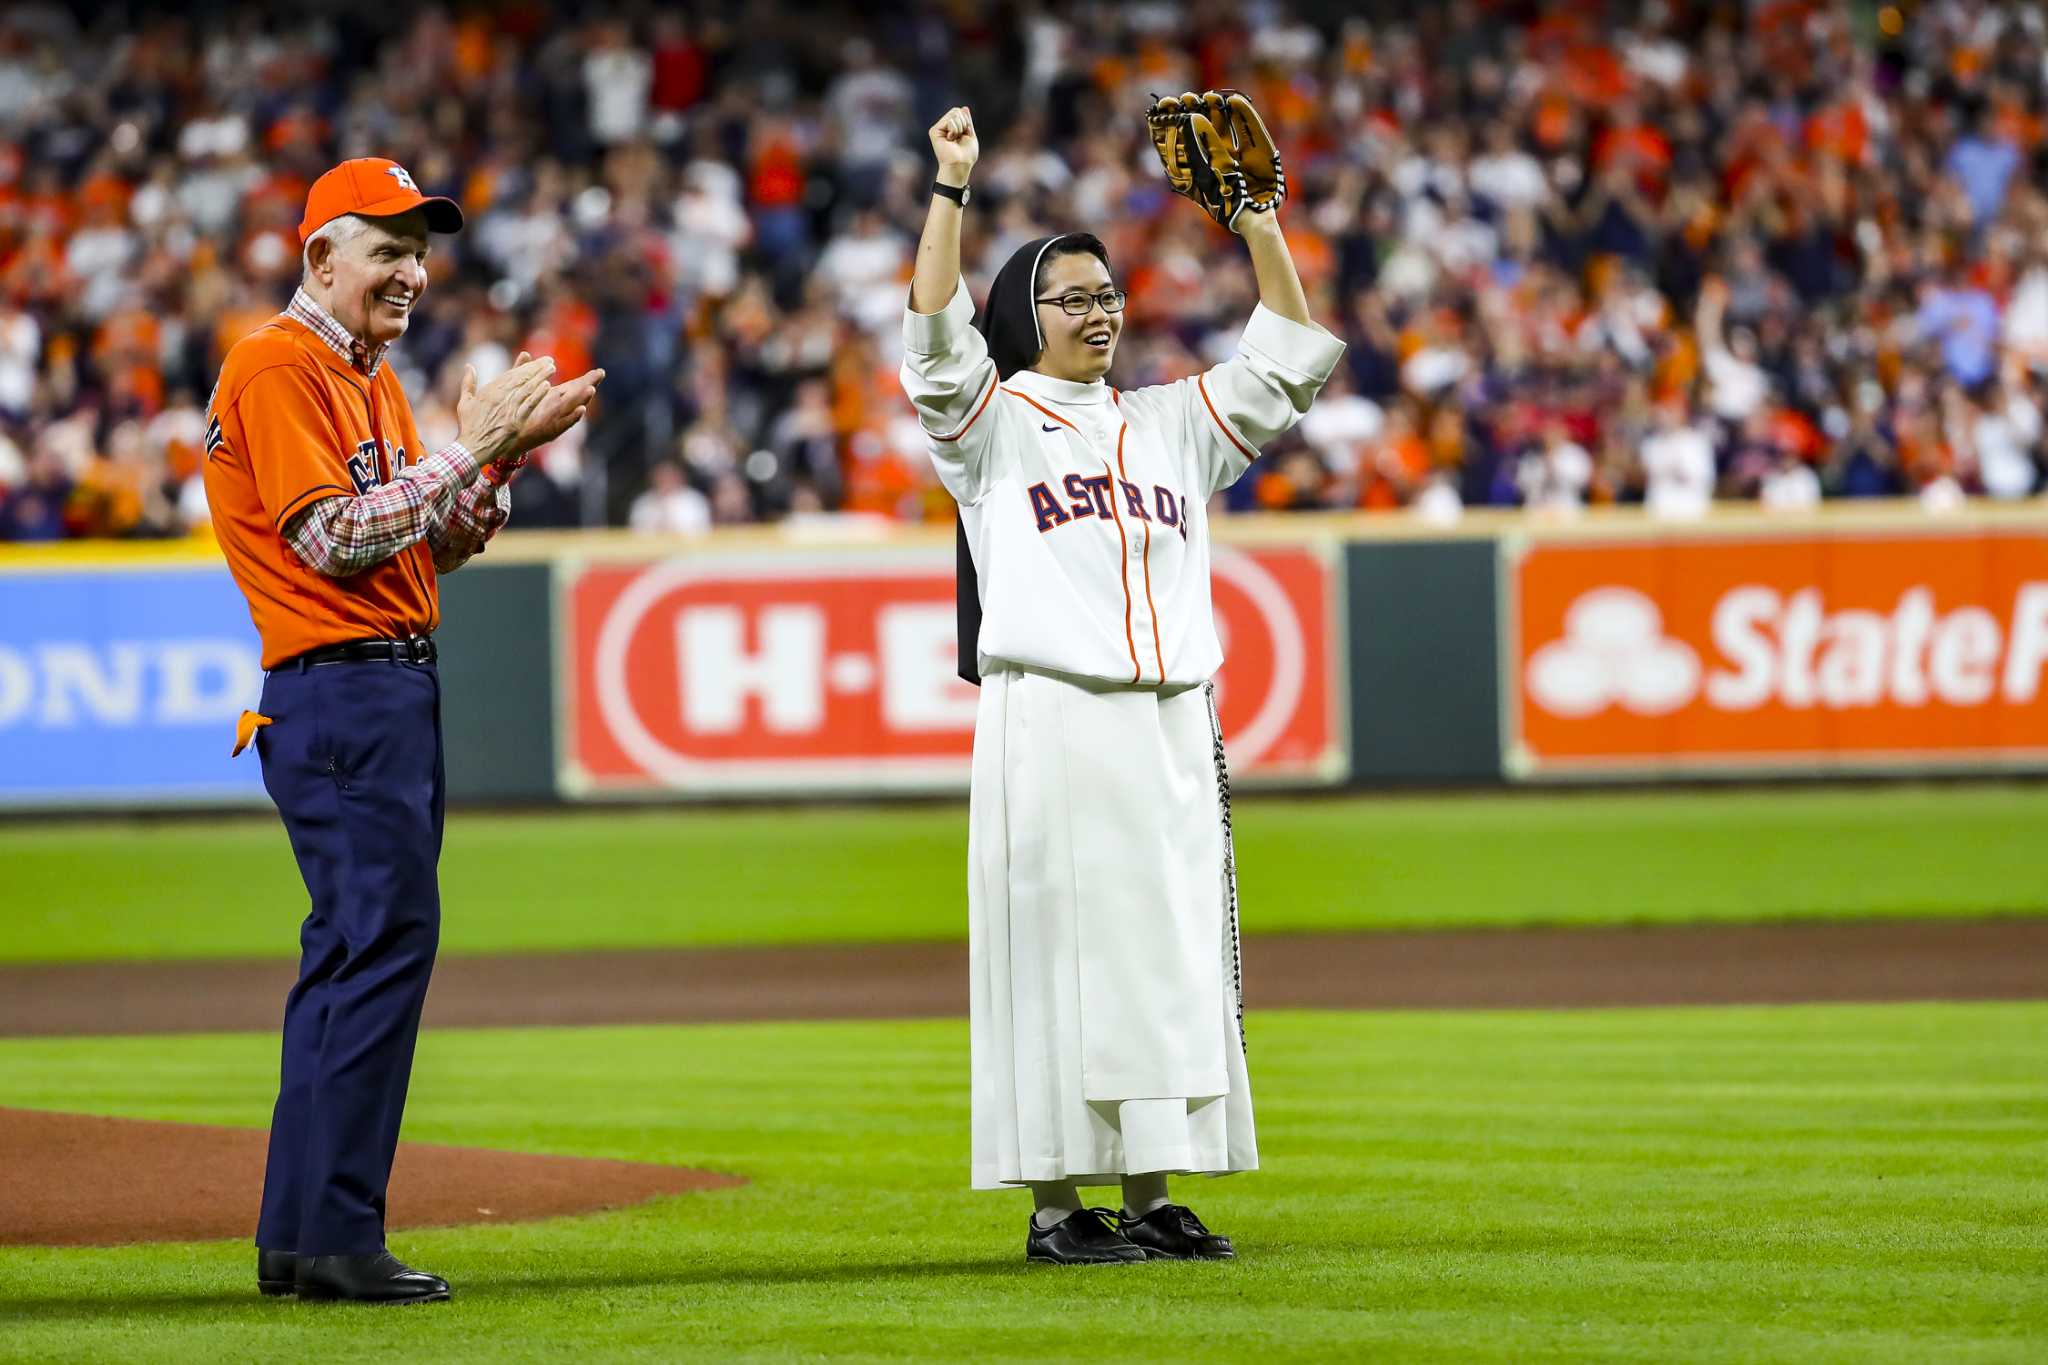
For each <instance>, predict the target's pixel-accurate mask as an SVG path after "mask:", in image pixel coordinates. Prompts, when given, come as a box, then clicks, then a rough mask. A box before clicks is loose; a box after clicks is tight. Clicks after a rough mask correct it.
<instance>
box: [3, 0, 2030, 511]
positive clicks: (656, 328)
mask: <svg viewBox="0 0 2048 1365" xmlns="http://www.w3.org/2000/svg"><path fill="white" fill-rule="evenodd" d="M175 11H176V7H170V8H167V9H165V10H162V11H159V10H156V9H152V8H148V7H130V6H124V5H112V6H108V7H104V8H99V9H91V8H88V9H86V10H83V11H79V10H74V9H72V8H68V7H60V6H44V5H39V4H34V3H24V4H15V5H10V6H8V7H7V8H6V10H5V12H4V14H0V539H51V538H59V537H67V536H99V535H104V536H144V535H175V534H182V533H184V532H186V531H187V530H188V529H191V528H194V527H202V526H203V525H204V523H205V520H206V516H205V499H204V490H203V487H202V485H201V481H200V480H199V478H198V477H197V470H198V467H199V462H200V461H201V459H202V458H203V444H204V442H203V435H204V425H205V423H204V420H203V416H202V413H203V410H204V405H205V403H206V401H207V396H208V393H209V391H210V388H211V385H212V382H213V378H214V375H215V373H216V372H217V370H218V368H219V365H220V360H221V356H222V354H223V353H224V351H225V349H226V348H227V347H228V346H229V345H231V344H232V343H233V342H234V340H235V339H236V338H237V337H239V336H241V335H243V334H245V333H246V332H248V331H249V330H250V329H251V328H253V327H254V326H257V325H259V324H260V323H261V322H262V321H263V320H265V319H266V318H268V317H269V316H271V315H272V314H274V313H275V312H276V311H277V310H278V309H279V308H280V307H281V306H282V305H283V304H284V302H285V301H286V300H287V299H288V298H289V296H290V294H291V291H292V288H293V287H294V285H295V283H296V281H297V279H298V275H299V271H300V255H299V243H298V239H297V234H296V226H297V222H298V219H299V215H300V212H301V209H302V207H303V204H304V201H305V194H306V189H307V186H308V185H309V183H310V182H311V180H312V179H313V177H314V176H316V175H318V174H319V173H320V172H321V171H322V170H324V169H326V168H327V167H328V166H329V165H331V164H333V163H334V162H335V161H336V160H338V159H340V158H342V157H348V156H358V155H372V154H374V155H383V156H390V157H392V158H395V159H396V160H398V161H400V162H401V163H403V164H404V165H406V166H407V167H408V168H410V170H411V172H412V174H413V176H414V177H415V179H416V180H417V181H418V183H419V184H420V186H421V187H422V189H424V190H425V191H427V192H428V193H445V194H449V195H452V196H454V197H455V198H456V199H458V200H459V201H460V202H461V203H462V204H463V206H464V208H465V209H466V211H467V213H468V217H469V226H468V230H467V231H466V232H465V233H464V234H462V235H461V236H459V237H455V238H448V239H441V240H439V241H437V243H436V250H435V252H434V255H433V257H432V261H431V274H432V281H433V283H432V287H431V288H430V289H429V290H428V292H427V294H426V296H425V298H424V300H423V301H422V304H421V305H420V307H419V309H418V310H417V312H416V315H415V317H414V320H413V323H412V328H411V332H410V334H409V335H408V336H407V337H406V338H405V339H404V340H403V341H402V342H401V343H400V344H399V345H398V346H397V347H396V348H395V349H394V351H393V361H394V363H396V364H397V365H398V366H399V367H400V372H401V374H402V377H403V378H404V381H405V383H406V387H407V391H408V393H409V394H411V395H412V399H413V403H414V406H415V410H416V412H417V414H418V417H419V421H420V427H421V430H422V433H423V435H424V436H425V437H426V439H427V441H428V443H429V445H430V446H432V445H435V444H438V443H439V442H440V441H442V440H445V439H447V438H448V437H450V436H452V434H453V432H454V429H455V421H454V412H453V401H454V395H455V393H456V391H457V387H458V385H459V381H460V375H461V373H462V370H463V367H464V366H465V365H474V366H475V367H476V368H477V370H478V372H479V374H480V375H482V376H483V377H485V378H488V377H489V376H490V375H491V374H493V373H495V372H497V371H499V370H501V369H503V368H504V367H505V366H506V365H507V364H508V363H509V361H510V359H511V357H512V356H513V355H514V354H515V353H516V352H518V351H520V350H529V351H534V352H545V353H548V354H552V355H554V356H555V357H556V358H557V359H558V361H559V362H560V365H561V368H562V370H563V371H565V372H568V373H578V372H580V371H581V370H583V369H585V368H587V367H589V366H590V365H593V364H595V365H602V366H603V367H605V369H606V370H607V371H608V372H609V377H608V379H607V381H606V383H605V388H604V394H603V398H602V402H601V404H600V407H599V410H598V411H597V412H596V413H595V414H594V416H593V419H592V420H591V421H590V422H588V423H586V424H585V425H584V426H583V427H580V428H578V429H577V431H575V432H573V433H572V434H571V435H570V436H569V437H568V438H565V439H564V440H562V441H560V442H558V443H556V444H555V445H554V446H552V447H550V448H548V449H547V450H545V451H544V452H542V453H541V454H540V456H539V458H537V459H536V460H535V461H534V463H533V465H532V466H530V467H529V469H528V470H527V471H526V472H525V473H524V474H523V475H522V476H521V477H520V478H519V480H518V481H517V482H516V483H515V485H514V495H515V518H516V520H517V522H518V524H521V525H525V526H567V525H578V524H584V525H595V524H630V525H632V526H635V527H639V528H644V529H649V530H665V531H673V532H694V531H698V530H701V529H703V528H705V527H709V526H712V525H719V524H727V523H735V522H750V521H763V520H777V519H782V518H786V517H793V516H795V517H803V516H819V515H824V514H828V513H857V514H866V515H869V516H873V517H878V518H891V519H905V520H946V519H950V517H951V515H952V512H951V506H950V504H949V502H948V501H947V499H946V497H945V495H944V493H943V492H942V491H941V490H940V489H939V488H938V486H937V484H936V483H935V482H934V480H933V478H932V476H931V472H930V469H929V465H928V461H927V458H926V456H925V453H924V441H923V438H922V436H921V434H920V432H919V430H918V427H917V424H916V422H915V420H914V418H913V416H912V413H911V409H910V406H909V404H908V403H907V402H906V401H905V400H904V398H903V396H902V394H901V392H900V390H899V388H898V386H897V382H896V378H895V375H896V368H897V362H898V349H899V346H900V317H901V310H902V308H903V306H904V301H905V298H906V281H907V279H908V277H909V272H910V261H911V253H912V251H913V250H914V248H915V243H916V237H917V233H918V230H919V228H920V226H921V225H922V222H923V219H924V214H925V210H926V205H927V202H928V199H927V186H928V185H929V183H930V178H931V164H932V163H931V153H930V150H929V147H928V145H927V142H926V137H925V129H926V127H927V126H928V125H929V124H930V123H931V122H932V121H933V120H934V119H935V118H936V117H937V116H938V114H939V113H941V112H943V110H944V109H945V108H947V107H948V106H949V105H951V104H953V103H956V102H966V103H968V104H970V105H971V106H972V107H973V109H974V111H975V116H976V121H977V124H978V127H979V129H980V132H981V138H982V148H983V149H982V156H981V161H980V164H979V166H978V167H977V169H976V172H975V177H974V182H975V193H976V198H975V200H974V204H973V206H972V208H971V210H970V211H969V214H968V217H967V225H968V226H967V237H966V242H965V252H964V258H965V261H966V263H967V274H968V277H969V280H970V282H971V284H972V285H973V286H974V287H975V288H976V289H982V288H985V287H986V285H987V283H988V281H989V279H990V278H991V276H992V275H993V273H994V271H995V269H996V267H997V266H998V265H999V264H1000V263H1001V262H1002V261H1003V260H1004V259H1005V258H1006V257H1007V255H1008V254H1009V252H1010V251H1011V250H1012V249H1013V248H1014V247H1015V246H1016V245H1017V244H1018V243H1020V242H1023V241H1025V240H1028V239H1029V238H1031V237H1033V236H1036V235H1039V234H1041V233H1043V232H1047V231H1055V230H1067V229H1075V228H1081V229H1087V230H1090V231H1093V232H1095V233H1096V234H1098V235H1099V236H1100V237H1102V238H1103V240H1104V241H1105V242H1106V243H1107V245H1108V247H1109V250H1110V254H1111V257H1112V260H1113V261H1114V263H1115V268H1116V274H1117V277H1118V280H1119V282H1120V283H1121V284H1123V285H1124V286H1125V287H1126V288H1127V289H1128V290H1129V293H1130V304H1129V308H1130V312H1129V323H1128V326H1127V329H1126V332H1125V334H1124V338H1123V341H1122V343H1121V348H1120V352H1119V355H1118V358H1117V362H1116V368H1115V370H1114V371H1113V372H1112V374H1111V379H1112V382H1114V383H1116V384H1117V385H1118V386H1119V387H1124V388H1129V387H1135V386H1139V385H1144V384H1149V383H1157V382H1161V381H1166V380H1171V379H1175V378H1179V377H1181V376H1184V375H1187V374H1190V373H1193V372H1195V371H1197V370H1199V369H1200V368H1202V367H1205V366H1207V365H1210V364H1213V363H1215V362H1216V361H1217V360H1219V359H1221V358H1223V357H1224V356H1227V355H1228V354H1229V353H1230V352H1231V350H1232V349H1233V347H1234V346H1235V344H1236V341H1237V337H1238V334H1239V332H1240V330H1241V328H1242V326H1243V323H1244V320H1245V318H1246V316H1247V315H1248V313H1249V311H1250V308H1251V306H1252V303H1253V301H1254V299H1255V297H1256V291H1255V287H1254V285H1253V282H1252V278H1251V273H1250V269H1249V265H1248V262H1247V260H1246V257H1245V254H1244V251H1243V248H1242V247H1241V246H1240V245H1239V244H1238V243H1237V242H1236V241H1235V239H1233V238H1231V237H1229V236H1228V235H1227V234H1225V233H1223V232H1222V231H1221V230H1220V229H1218V228H1216V227H1214V226H1213V225H1212V224H1210V223H1209V222H1208V221H1207V220H1206V219H1205V218H1203V217H1202V215H1201V214H1200V212H1199V211H1198V210H1197V209H1195V208H1194V207H1193V206H1192V205H1190V204H1187V203H1185V202H1182V201H1180V200H1177V199H1175V198H1174V197H1173V196H1171V195H1170V194H1169V193H1168V192H1167V189H1166V185H1165V180H1164V177H1163V176H1162V175H1161V173H1160V172H1159V169H1158V167H1157V164H1156V161H1155V158H1154V156H1153V152H1152V150H1151V146H1150V143H1149V140H1148V139H1147V137H1146V134H1145V130H1144V122H1143V117H1142V116H1143V111H1144V109H1145V107H1146V105H1147V104H1148V103H1149V102H1150V100H1151V97H1152V95H1153V94H1154V93H1155V92H1158V93H1164V92H1169V91H1178V90H1182V89H1202V88H1205V87H1213V86H1236V87H1240V88H1242V89H1244V90H1246V91H1247V92H1248V93H1249V94H1250V95H1251V96H1252V97H1253V99H1254V100H1255V101H1256V102H1257V104H1258V106H1259V107H1260V109H1261V110H1262V111H1263V112H1264V115H1265V117H1266V120H1267V122H1268V124H1269V126H1270V127H1271V129H1272V131H1273V134H1274V137H1275V139H1276V141H1277V142H1278V144H1279V146H1280V148H1281V150H1282V152H1283V154H1284V157H1285V160H1286V166H1287V170H1288V175H1289V182H1290V186H1291V189H1292V197H1291V199H1290V201H1289V202H1288V204H1287V205H1286V207H1285V210H1284V212H1283V222H1284V224H1285V226H1286V230H1287V234H1288V237H1289V240H1290V242H1291V244H1292V247H1293V252H1294V256H1295V260H1296V262H1297V263H1298V265H1299V267H1300V269H1301V272H1302V275H1303V277H1304V280H1305V283H1306V285H1307V287H1308V293H1309V297H1310V301H1311V306H1312V309H1313V311H1314V313H1315V315H1316V316H1317V317H1318V318H1319V319H1322V320H1323V321H1324V322H1325V323H1326V325H1328V326H1329V327H1330V328H1331V329H1332V330H1334V331H1337V332H1339V333H1341V334H1342V335H1343V337H1344V338H1345V340H1346V341H1347V342H1348V343H1349V350H1348V352H1347V354H1346V358H1345V362H1344V364H1343V366H1342V367H1341V368H1340V370H1339V372H1338V374H1337V376H1336V378H1335V379H1333V380H1332V382H1331V384H1330V385H1329V387H1328V388H1327V389H1325V391H1324V393H1323V396H1322V398H1321V399H1320V400H1319V401H1318V402H1317V404H1316V405H1315V407H1314V409H1313V410H1312V411H1311V413H1310V414H1309V416H1308V418H1307V419H1306V420H1305V421H1304V422H1303V423H1302V424H1301V425H1300V427H1299V428H1297V429H1296V431H1294V432H1292V433H1290V434H1289V435H1288V436H1287V437H1286V438H1283V440H1282V441H1280V442H1278V443H1276V444H1275V445H1274V446H1273V447H1272V448H1270V449H1269V451H1268V453H1267V456H1266V458H1265V459H1264V460H1262V461H1261V462H1260V463H1259V464H1257V465H1255V466H1254V468H1253V470H1252V472H1251V473H1250V474H1249V475H1248V476H1247V477H1246V478H1245V479H1244V480H1242V481H1241V482H1240V483H1239V484H1238V485H1237V486H1236V487H1234V488H1233V489H1231V490H1229V491H1228V492H1227V493H1226V494H1223V495H1221V497H1222V499H1223V500H1224V501H1225V503H1227V505H1228V507H1229V508H1231V509H1233V510H1243V509H1254V508H1268V509H1283V508H1331V507H1364V508H1381V509H1394V508H1407V509H1411V510H1412V511H1414V512H1416V513H1419V514H1421V515H1425V516H1435V517H1443V518H1448V517H1453V516H1456V515H1458V513H1459V512H1460V510H1461V509H1462V508H1465V507H1471V506H1480V505H1502V506H1505V505H1522V506H1526V507H1529V508H1531V509H1536V510H1538V511H1540V512H1541V513H1543V514H1550V515H1557V514H1569V513H1571V512H1572V511H1574V510H1576V509H1577V508H1579V507H1581V506H1584V505H1586V504H1589V503H1610V502H1622V503H1630V502H1641V503H1643V504H1646V505H1647V507H1648V508H1649V509H1650V510H1651V511H1652V512H1654V513H1658V514H1667V515H1672V516H1687V515H1697V514H1699V513H1700V512H1702V511H1704V510H1705V509H1706V508H1707V506H1708V505H1709V504H1710V502H1711V501H1712V500H1714V499H1734V500H1750V501H1755V502H1760V503H1762V504H1763V505H1765V506H1768V507H1799V506H1806V505H1810V504H1812V503H1814V502H1816V501H1817V500H1819V499H1822V498H1837V497H1839V498H1857V497H1869V496H1879V495H1906V496H1914V497H1918V498H1920V499H1921V500H1922V501H1923V502H1924V503H1926V504H1927V505H1928V506H1930V507H1934V508H1943V507H1949V506H1953V505H1956V504H1958V503H1960V502H1961V501H1962V500H1963V499H1965V498H1966V497H1970V496H1973V495H1981V496H1985V497H1990V498H2007V499H2009V498H2023V497H2028V496H2031V495H2034V494H2035V493H2036V492H2037V491H2038V490H2039V489H2040V488H2041V486H2042V482H2043V469H2044V437H2043V426H2044V423H2043V412H2044V407H2048V174H2044V172H2048V104H2044V93H2043V92H2044V91H2048V18H2044V10H2043V8H2042V7H2041V6H2039V5H2038V4H2033V3H2023V2H2015V3H1999V2H1998V0H1924V3H1918V4H1911V3H1906V4H1902V5H1899V6H1891V5H1878V4H1871V3H1839V2H1835V0H1813V2H1812V3H1800V2H1798V0H1752V3H1749V4H1737V5H1725V4H1709V3H1706V2H1705V0H1640V2H1637V0H1629V2H1628V3H1621V2H1619V0H1617V2H1615V3H1598V2H1597V0H1585V2H1583V3H1568V2H1566V0H1546V2H1545V3H1512V2H1511V0H1497V2H1495V3H1489V2H1488V0H1448V3H1446V4H1443V5H1403V6H1391V5H1380V4H1371V3H1368V4H1363V5H1354V4H1346V5H1318V4H1313V3H1308V2H1307V0H1304V2H1303V3H1300V4H1296V5H1291V6H1290V5H1288V4H1284V3H1279V0H1250V3H1238V2H1237V0H1228V2H1227V3H1225V2H1222V0H1192V2H1191V3H1187V4H1174V3H1163V2H1160V3H1137V4H1130V5H1123V4H1111V3H1045V4H1025V5H1019V6H1014V7H1012V6H997V7H994V8H989V7H983V6H959V5H943V4H938V3H931V2H929V0H927V2H926V3H916V4H909V5H906V6H902V7H894V6H870V7H857V6H837V7H831V6H827V7H816V6H811V5H793V4H784V3H780V0H754V2H753V3H749V4H747V5H744V6H727V5H717V6H703V5H666V4H663V5H656V4H651V3H650V4H643V5H626V6H611V7H606V6H603V5H599V6H596V7H589V6H568V5H549V4H546V3H540V2H539V0H511V2H510V3H506V4H500V5H485V4H466V5H456V6H453V7H447V6H441V5H427V6H407V7H397V6H392V7H385V6H364V5H348V6H340V5H326V6H321V5H315V6H312V7H310V8H306V7H291V8H276V7H250V8H248V9H246V10H215V11H212V12H211V13H210V14H209V16H208V17H206V18H205V19H203V20H199V19H194V18H190V17H181V16H180V15H179V14H177V13H176V12H175ZM80 13H84V14H86V15H87V16H89V17H87V18H85V19H83V20H81V19H80V18H78V15H79V14H80ZM81 24H82V25H83V26H81Z"/></svg>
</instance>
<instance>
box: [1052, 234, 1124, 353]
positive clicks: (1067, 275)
mask: <svg viewBox="0 0 2048 1365" xmlns="http://www.w3.org/2000/svg"><path fill="white" fill-rule="evenodd" d="M1038 273H1039V283H1038V288H1036V289H1034V290H1033V291H1032V294H1033V296H1034V297H1035V298H1040V299H1053V300H1055V302H1052V303H1040V304H1034V305H1033V306H1034V307H1036V308H1037V309H1038V329H1039V331H1040V332H1041V333H1042V334H1043V335H1044V337H1045V350H1043V351H1042V352H1040V353H1039V357H1038V363H1037V364H1035V365H1033V366H1032V367H1031V368H1032V369H1034V370H1036V371H1038V372H1039V373H1040V374H1043V375H1048V376H1050V377H1052V378H1054V379H1068V380H1072V381H1073V382H1075V383H1077V384H1089V383H1093V382H1094V381H1096V380H1098V379H1100V378H1102V377H1103V376H1104V375H1106V374H1108V373H1109V365H1110V361H1112V360H1113V359H1115V357H1116V342H1117V338H1118V337H1120V336H1122V335H1123V330H1124V315H1123V314H1122V313H1105V312H1103V311H1102V305H1101V303H1099V302H1091V303H1090V305H1089V307H1088V311H1087V312H1086V313H1084V314H1082V315H1081V316H1080V317H1075V316H1073V315H1072V314H1070V313H1066V312H1063V311H1062V310H1061V308H1060V305H1059V303H1058V302H1057V300H1059V299H1060V298H1062V297H1064V296H1065V295H1068V294H1073V293H1081V294H1091V295H1092V294H1100V293H1102V292H1104V291H1105V290H1108V289H1113V288H1115V287H1116V286H1115V285H1114V284H1113V283H1112V282H1111V280H1110V278H1109V267H1108V266H1106V265H1104V264H1103V263H1102V261H1101V259H1100V258H1099V257H1097V256H1095V255H1094V254H1093V253H1090V252H1085V251H1076V252H1069V253H1067V254H1066V255H1062V256H1054V257H1052V258H1051V259H1050V260H1048V261H1046V263H1045V264H1044V266H1043V267H1041V268H1040V270H1039V272H1038Z"/></svg>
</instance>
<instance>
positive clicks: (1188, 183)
mask: <svg viewBox="0 0 2048 1365" xmlns="http://www.w3.org/2000/svg"><path fill="white" fill-rule="evenodd" d="M1145 123H1146V127H1147V129H1148V130H1149V131H1150V132H1151V134H1152V147H1153V150H1154V151H1156V152H1158V153H1159V160H1160V164H1162V165H1163V166H1165V167H1166V180H1167V184H1168V185H1169V186H1170V187H1171V188H1172V190H1173V192H1174V193H1175V194H1178V195H1181V196H1183V197H1185V198H1188V199H1192V200H1194V201H1195V203H1197V204H1199V205H1200V206H1201V208H1202V211H1203V212H1204V213H1206V214H1208V215H1209V216H1210V217H1211V218H1213V219H1214V220H1215V221H1216V222H1217V224H1219V225H1220V226H1222V227H1226V228H1229V229H1231V230H1232V231H1235V230H1236V228H1237V220H1238V215H1240V214H1242V213H1243V212H1245V211H1246V210H1247V209H1249V210H1251V211H1252V212H1254V213H1270V212H1272V211H1273V210H1274V209H1275V208H1277V207H1278V206H1279V204H1280V201H1281V200H1282V199H1284V198H1285V197H1286V195H1287V177H1286V174H1285V173H1284V172H1283V171H1282V170H1281V168H1280V153H1279V151H1278V150H1276V149H1275V148H1274V146H1273V139H1272V137H1271V135H1270V134H1268V133H1267V132H1266V124H1265V121H1264V120H1263V119H1261V118H1260V117H1259V113H1258V110H1256V109H1254V108H1253V107H1252V102H1251V101H1250V100H1248V99H1246V98H1245V97H1244V96H1243V95H1242V94H1240V93H1238V92H1236V91H1228V92H1222V91H1216V90H1207V91H1204V92H1202V93H1201V94H1199V95H1198V94H1195V93H1194V92H1193V91H1189V92H1187V93H1186V94H1182V95H1167V96H1165V97H1164V98H1159V97H1155V98H1154V99H1153V101H1152V107H1151V108H1150V109H1148V110H1147V111H1146V113H1145Z"/></svg>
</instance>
